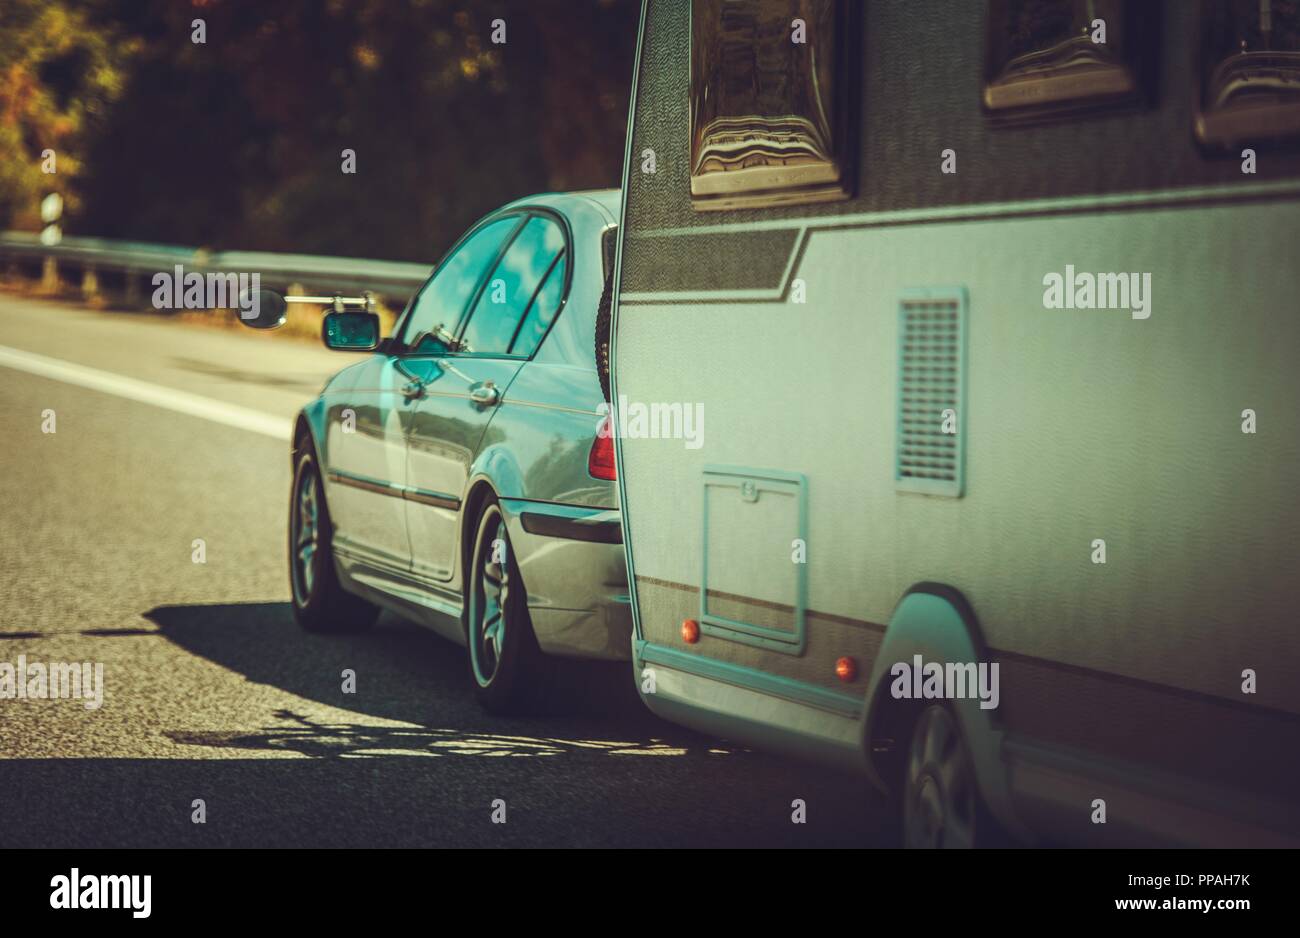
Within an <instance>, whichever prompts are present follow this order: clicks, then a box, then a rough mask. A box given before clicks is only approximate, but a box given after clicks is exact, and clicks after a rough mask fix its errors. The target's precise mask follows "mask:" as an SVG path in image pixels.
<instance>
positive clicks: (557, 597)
mask: <svg viewBox="0 0 1300 938" xmlns="http://www.w3.org/2000/svg"><path fill="white" fill-rule="evenodd" d="M501 510H502V511H503V512H504V513H505V516H506V526H507V527H508V529H509V531H510V543H511V544H512V546H513V550H514V552H515V559H516V561H517V562H518V564H519V570H520V573H521V574H522V575H523V578H524V584H525V586H526V587H527V588H528V611H529V615H530V616H531V617H532V620H533V632H534V633H535V634H536V635H537V643H538V645H540V646H541V649H542V651H544V652H546V653H547V654H551V655H562V656H565V657H572V658H604V659H613V660H622V661H626V660H628V659H630V658H631V656H632V603H631V597H630V595H629V592H628V586H627V565H626V562H625V561H624V557H623V536H622V528H621V525H620V521H619V513H618V511H617V510H614V509H607V508H590V507H584V506H578V505H559V504H554V503H551V502H535V501H527V500H524V499H503V500H502V501H501Z"/></svg>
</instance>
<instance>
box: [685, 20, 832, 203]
mask: <svg viewBox="0 0 1300 938" xmlns="http://www.w3.org/2000/svg"><path fill="white" fill-rule="evenodd" d="M849 15H850V11H849V10H848V8H847V7H846V5H845V4H844V3H843V2H842V0H693V2H692V4H691V93H690V104H691V141H690V158H691V203H692V205H693V206H694V207H695V208H696V209H699V210H711V209H731V208H755V207H760V206H765V205H785V204H792V203H801V202H822V201H827V200H830V199H842V198H846V197H848V195H849V194H850V187H849V179H848V167H847V166H846V160H845V145H844V144H845V138H846V130H847V128H846V126H845V124H846V116H847V115H846V111H847V108H846V99H847V91H848V85H847V80H846V79H847V78H848V76H849V75H850V74H851V73H850V72H847V71H846V68H845V59H846V57H847V50H848V49H849V48H850V46H851V45H852V44H855V43H854V40H856V38H857V37H853V36H850V35H848V33H849V32H850V28H849V24H848V16H849Z"/></svg>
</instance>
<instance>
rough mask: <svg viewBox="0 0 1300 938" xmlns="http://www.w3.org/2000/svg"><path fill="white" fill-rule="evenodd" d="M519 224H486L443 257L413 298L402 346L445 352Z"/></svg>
mask: <svg viewBox="0 0 1300 938" xmlns="http://www.w3.org/2000/svg"><path fill="white" fill-rule="evenodd" d="M518 225H519V219H518V217H514V216H512V217H508V218H500V219H497V220H496V221H493V222H489V223H488V224H486V225H484V226H483V227H482V228H480V229H479V230H478V232H477V233H475V234H474V235H473V236H472V237H471V238H469V240H467V241H466V242H465V243H464V244H462V245H461V246H460V247H459V248H458V249H457V250H456V253H455V254H453V255H452V256H451V257H449V258H447V261H446V263H444V264H443V265H442V266H441V267H440V268H438V272H437V273H436V274H434V275H433V279H432V280H430V281H429V282H428V283H427V284H425V286H424V288H423V289H422V290H421V291H420V295H419V296H418V297H416V299H415V306H414V308H413V309H412V310H411V315H410V316H408V317H407V320H406V328H405V329H404V330H403V331H402V343H403V344H404V345H406V346H408V347H411V348H412V349H413V350H414V351H415V352H417V353H419V352H426V353H429V352H438V351H446V350H447V349H448V346H449V344H450V339H451V337H452V336H454V335H455V334H456V329H457V328H458V327H459V326H460V319H461V314H462V313H464V312H465V307H466V306H467V305H468V304H469V301H470V300H471V299H472V298H473V296H474V291H475V290H477V289H478V285H479V284H480V283H482V281H483V275H484V273H485V272H486V271H487V269H488V267H490V266H491V264H492V262H493V261H495V260H496V259H497V255H498V254H499V253H500V251H501V245H502V243H503V242H504V241H505V239H506V237H507V236H508V235H509V234H510V232H512V231H513V230H514V229H515V228H516V227H517V226H518Z"/></svg>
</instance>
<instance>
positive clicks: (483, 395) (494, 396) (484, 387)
mask: <svg viewBox="0 0 1300 938" xmlns="http://www.w3.org/2000/svg"><path fill="white" fill-rule="evenodd" d="M469 399H470V400H472V401H473V402H474V403H475V404H483V405H484V406H489V407H490V406H491V405H493V404H495V403H497V402H498V401H500V400H501V392H500V391H499V390H498V389H497V386H496V385H495V384H493V383H492V382H491V381H480V382H479V383H478V384H472V385H470V389H469Z"/></svg>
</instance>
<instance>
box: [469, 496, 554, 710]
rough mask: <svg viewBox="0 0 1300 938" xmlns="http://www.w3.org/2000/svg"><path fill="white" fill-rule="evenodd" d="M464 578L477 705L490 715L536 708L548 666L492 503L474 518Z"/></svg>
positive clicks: (507, 536) (501, 522)
mask: <svg viewBox="0 0 1300 938" xmlns="http://www.w3.org/2000/svg"><path fill="white" fill-rule="evenodd" d="M465 579H466V594H467V595H466V602H465V610H466V615H465V629H466V640H467V641H466V644H467V645H468V646H469V670H470V677H471V678H472V679H473V681H474V692H475V695H476V696H477V697H478V700H479V703H480V704H482V705H483V707H484V709H486V710H488V711H489V712H491V713H520V712H522V711H524V710H526V709H527V708H528V707H529V706H532V705H535V704H541V703H542V702H543V698H544V696H545V693H546V690H547V687H548V685H549V681H550V676H551V670H552V662H550V661H549V659H547V658H546V656H545V655H543V654H542V652H541V649H540V648H538V646H537V638H536V636H535V635H534V634H533V625H532V621H531V620H530V619H529V616H528V594H527V591H526V590H525V589H524V581H523V578H522V577H521V576H520V574H519V565H518V564H517V563H516V561H515V556H514V552H513V551H512V550H511V548H510V534H509V532H508V531H507V530H506V522H505V516H504V515H503V514H502V513H501V506H500V505H498V504H497V502H496V501H495V500H490V501H489V502H488V503H487V504H486V505H485V506H484V508H483V512H482V514H480V515H479V519H478V524H477V525H476V526H475V536H474V546H473V549H472V551H471V552H470V565H469V569H468V570H467V571H466V578H465Z"/></svg>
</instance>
